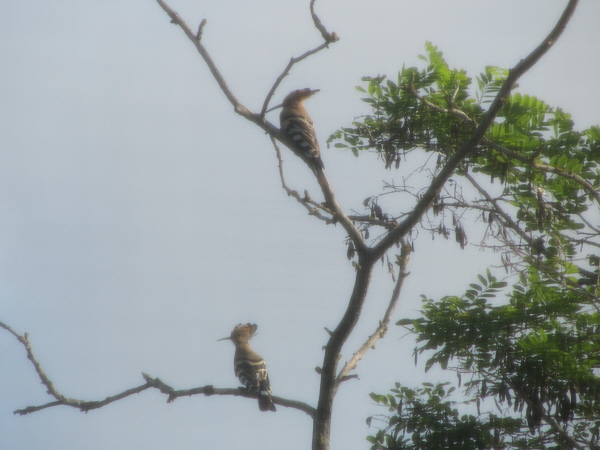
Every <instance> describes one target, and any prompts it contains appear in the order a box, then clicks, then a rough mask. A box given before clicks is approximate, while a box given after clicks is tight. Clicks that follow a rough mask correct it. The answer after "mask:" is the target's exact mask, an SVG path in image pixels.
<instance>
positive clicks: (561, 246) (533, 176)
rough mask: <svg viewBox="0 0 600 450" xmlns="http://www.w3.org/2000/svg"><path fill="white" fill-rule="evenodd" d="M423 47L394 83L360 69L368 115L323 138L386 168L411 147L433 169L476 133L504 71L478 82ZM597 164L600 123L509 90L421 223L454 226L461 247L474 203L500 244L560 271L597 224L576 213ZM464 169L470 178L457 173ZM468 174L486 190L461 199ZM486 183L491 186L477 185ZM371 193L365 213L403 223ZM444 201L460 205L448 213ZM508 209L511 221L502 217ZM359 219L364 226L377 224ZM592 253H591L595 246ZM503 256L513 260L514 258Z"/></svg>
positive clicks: (599, 178) (594, 191) (589, 196)
mask: <svg viewBox="0 0 600 450" xmlns="http://www.w3.org/2000/svg"><path fill="white" fill-rule="evenodd" d="M426 50H427V55H426V56H422V57H421V58H422V59H423V60H424V61H426V63H427V66H426V68H424V69H418V68H416V67H410V68H406V67H403V68H402V70H401V71H400V73H399V74H398V77H397V81H392V80H390V79H388V78H387V77H386V76H377V77H365V78H364V81H365V82H366V85H365V86H364V87H361V86H359V87H357V89H358V91H359V92H362V93H363V94H366V97H365V98H363V100H364V101H365V102H367V103H368V104H369V105H370V106H371V107H372V113H371V114H369V115H365V116H363V117H361V118H360V119H359V120H357V121H355V122H353V124H352V126H351V127H346V128H342V129H341V130H339V131H337V132H335V133H334V134H333V135H332V136H331V137H330V138H329V141H328V142H330V143H333V145H334V146H335V147H337V148H343V149H348V150H350V151H352V153H353V154H354V155H356V156H358V155H360V154H361V153H365V152H375V153H376V154H377V155H378V156H379V157H380V158H381V160H382V161H383V162H384V164H385V167H386V168H390V169H391V168H393V167H395V168H396V169H398V168H400V166H401V164H402V162H403V161H405V162H408V161H410V160H411V157H412V156H413V155H427V154H431V153H434V154H436V155H437V158H436V159H434V158H430V159H429V161H435V163H433V164H432V166H433V167H431V164H430V166H429V167H427V168H426V169H427V172H428V173H430V174H431V176H432V177H433V176H435V174H436V173H438V172H439V170H441V168H442V167H443V166H444V164H445V162H446V161H447V160H448V158H450V157H451V156H452V155H453V154H454V153H455V152H456V151H457V149H459V148H461V146H462V145H463V144H464V143H465V142H466V141H467V139H468V138H469V137H470V136H471V135H472V132H473V130H474V129H475V127H476V126H477V124H478V123H479V122H480V121H481V119H482V117H483V116H484V115H485V114H486V109H485V108H486V106H487V105H488V104H489V103H490V101H491V100H492V99H493V97H494V95H495V94H496V93H497V92H498V90H499V89H500V87H501V85H502V83H503V82H504V80H505V79H506V76H507V74H508V72H507V71H506V70H504V69H500V68H498V67H487V68H486V69H485V71H484V72H483V73H482V74H480V75H479V76H478V77H476V80H477V83H476V86H474V83H472V79H471V78H469V77H468V76H467V74H466V73H465V72H464V71H462V70H457V69H451V68H450V67H449V66H448V64H447V62H446V61H445V59H444V58H443V55H442V52H440V51H439V50H438V49H437V47H435V46H433V45H432V44H431V43H427V45H426ZM413 159H414V160H415V161H422V160H423V158H421V159H420V160H419V159H418V158H413ZM599 162H600V129H599V128H598V127H592V128H590V129H588V130H584V131H576V130H575V129H574V124H573V121H572V120H571V117H570V115H569V114H567V113H566V112H564V111H563V110H561V109H560V108H552V107H550V106H548V105H547V104H546V103H545V102H544V101H543V100H540V99H538V98H536V97H532V96H529V95H524V94H521V93H519V92H515V93H513V94H512V95H511V96H510V97H509V99H508V100H507V101H506V103H505V104H504V106H503V108H502V109H501V111H500V113H499V114H498V116H497V118H496V120H495V122H493V124H492V125H491V127H490V128H489V129H488V131H487V133H486V137H485V138H484V139H483V140H482V141H481V142H480V143H479V145H478V146H477V147H476V150H475V151H474V152H472V153H471V154H470V155H469V156H467V158H466V159H465V160H464V162H463V164H462V165H461V166H460V167H459V169H458V171H457V172H456V174H455V175H456V176H457V177H458V178H453V179H452V180H451V182H454V183H457V186H458V189H455V188H445V190H442V192H441V193H440V197H439V198H438V200H437V201H436V203H435V204H433V205H432V207H433V212H434V214H435V215H436V216H438V215H440V213H441V215H440V217H439V218H437V219H433V220H432V219H431V218H429V217H428V219H429V221H430V222H429V224H427V226H425V228H426V229H428V230H429V231H431V232H434V233H437V234H440V235H442V236H444V237H445V238H448V237H449V236H450V234H451V231H450V230H452V229H454V233H455V237H456V241H457V242H458V243H459V244H460V245H461V247H463V248H464V246H465V245H466V243H467V242H468V239H467V233H468V230H467V229H465V227H464V226H463V225H462V220H461V218H462V216H463V212H461V211H466V210H470V211H479V214H480V220H481V221H483V222H484V223H488V224H489V226H488V228H487V230H486V236H484V238H485V237H493V238H495V239H498V240H500V241H501V245H505V244H506V243H507V241H510V242H511V243H515V244H516V245H523V244H525V246H526V247H527V248H524V250H525V251H526V252H528V253H529V254H528V255H526V254H524V252H520V253H519V254H518V257H519V261H524V262H525V263H527V264H530V263H532V261H533V260H534V259H539V258H538V257H539V256H540V255H542V256H543V257H544V258H543V259H544V261H538V262H537V263H539V264H545V265H546V268H545V269H544V270H554V271H555V273H556V275H557V276H562V275H563V274H564V272H565V269H566V267H565V265H564V260H565V259H570V260H573V259H575V258H576V257H577V253H578V250H577V245H576V244H577V242H581V241H589V240H591V238H590V236H597V235H598V228H597V227H595V228H594V227H593V225H591V224H590V222H589V220H588V222H586V220H583V219H582V217H581V215H582V214H584V213H586V212H588V211H589V210H590V207H591V208H592V209H591V211H592V214H593V213H594V212H596V211H597V210H598V202H599V199H600V195H599V194H598V191H600V168H599V167H598V163H599ZM423 168H424V169H425V167H423ZM410 170H411V171H412V170H414V167H413V166H411V169H410ZM403 175H404V174H403ZM460 177H466V178H467V179H468V182H466V183H462V182H461V181H457V180H458V179H459V178H460ZM469 177H475V178H476V179H477V181H478V183H479V184H480V185H479V186H476V188H477V190H478V191H479V194H480V197H486V198H479V199H473V200H469V199H467V198H464V196H463V194H462V192H463V189H462V188H463V184H465V185H469V184H471V185H474V181H472V180H471V179H470V178H469ZM496 181H500V183H501V186H500V188H501V190H500V191H499V189H498V187H494V186H493V185H494V183H495V182H496ZM482 183H486V184H487V185H486V186H483V187H481V184H482ZM386 189H388V190H391V191H395V192H399V193H410V194H411V195H413V196H415V195H416V196H418V195H419V192H418V190H417V188H415V189H414V190H413V191H410V188H409V187H407V186H406V185H401V186H395V185H393V184H388V185H387V186H386ZM388 193H389V192H388ZM490 198H494V201H495V203H493V202H491V201H490ZM377 200H378V197H376V196H374V197H369V205H367V204H365V207H372V205H373V204H376V205H378V206H377V207H378V208H379V210H380V214H379V215H378V216H373V214H372V211H370V212H369V214H370V216H371V217H376V218H383V219H382V220H384V221H387V222H388V223H399V222H400V220H401V219H402V217H403V214H406V213H402V212H399V213H393V212H390V213H388V212H387V211H385V210H382V208H381V204H380V203H378V202H377ZM594 203H595V204H594ZM450 205H459V206H458V207H455V210H453V211H452V212H451V213H450V214H447V212H448V211H450V210H451V207H450ZM371 209H372V208H371ZM509 216H510V218H511V220H512V222H511V221H509V220H507V217H509ZM450 218H451V220H452V224H450V223H449V222H448V221H449V220H450ZM588 219H589V218H588ZM360 226H361V227H362V228H363V229H364V230H365V231H366V230H368V229H369V228H370V227H372V226H373V223H363V224H361V225H360ZM507 232H508V235H506V233H507ZM575 236H577V237H579V239H574V237H575ZM518 241H521V242H518ZM596 248H597V247H596ZM580 250H581V249H580ZM590 251H591V252H592V255H593V254H595V251H594V249H591V250H590ZM586 256H587V255H586ZM580 257H581V256H580ZM503 262H504V263H505V264H506V265H510V264H516V263H515V259H514V258H512V259H511V260H510V261H508V260H505V261H503ZM537 263H536V264H537Z"/></svg>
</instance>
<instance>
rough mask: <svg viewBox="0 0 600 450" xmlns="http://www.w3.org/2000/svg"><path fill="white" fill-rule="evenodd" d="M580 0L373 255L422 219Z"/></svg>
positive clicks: (515, 72)
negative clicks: (520, 79) (521, 78)
mask: <svg viewBox="0 0 600 450" xmlns="http://www.w3.org/2000/svg"><path fill="white" fill-rule="evenodd" d="M578 1H579V0H570V1H569V3H568V4H567V6H566V8H565V10H564V12H563V14H562V15H561V17H560V19H559V20H558V22H557V23H556V25H555V26H554V28H553V29H552V31H551V32H550V34H548V36H547V37H546V38H545V39H544V40H543V41H542V43H541V44H540V45H538V47H537V48H536V49H535V50H533V51H532V52H531V53H530V54H529V55H528V56H527V57H526V58H524V59H522V60H521V61H520V62H519V63H518V64H517V65H516V66H515V67H514V68H513V69H512V70H510V71H509V74H508V76H507V77H506V80H505V81H504V83H503V84H502V87H501V88H500V90H499V91H498V94H496V97H495V98H494V101H493V102H492V104H491V105H490V108H489V109H488V111H487V112H486V113H485V115H484V116H483V118H482V120H481V122H480V123H479V125H478V126H477V128H476V129H475V131H474V132H473V134H472V135H471V137H470V138H469V139H467V141H466V142H465V143H464V144H463V145H462V147H461V148H460V149H459V150H458V151H457V152H456V153H455V154H454V155H452V156H451V157H450V158H449V160H448V162H447V163H446V165H445V166H444V167H442V169H441V170H440V172H439V173H438V175H437V176H436V177H435V178H434V179H433V181H432V182H431V185H430V186H429V188H428V189H427V191H426V192H425V193H424V194H423V196H422V197H421V199H420V200H419V201H418V202H417V204H416V205H415V208H414V209H413V212H412V213H411V214H409V216H408V217H407V218H406V219H404V221H403V222H402V223H400V224H399V225H398V227H396V229H395V230H393V231H391V232H390V233H389V234H388V235H387V236H386V237H385V238H383V239H382V240H381V242H380V243H379V244H378V245H377V246H376V247H374V252H375V257H381V256H382V255H383V254H384V253H385V252H386V251H387V250H388V249H389V248H390V247H391V246H392V245H394V244H395V243H396V242H398V241H399V240H400V239H401V238H402V237H404V236H406V234H407V233H408V232H409V231H410V230H411V229H412V228H413V227H414V226H415V225H416V224H417V223H418V222H419V221H420V220H421V218H422V217H423V215H424V214H425V212H426V211H427V210H428V209H429V208H430V207H431V205H432V203H433V201H434V200H435V198H436V197H437V195H438V193H439V192H440V190H441V189H442V187H443V186H444V184H445V183H446V181H448V179H449V178H450V177H451V176H452V174H453V173H454V171H455V170H456V168H457V167H458V166H459V165H460V163H461V162H462V161H463V160H464V159H465V158H466V157H467V156H468V155H469V154H470V153H472V152H473V151H474V149H475V147H476V146H477V145H478V144H479V143H480V142H481V140H482V139H483V138H484V137H485V133H486V132H487V130H488V128H489V127H490V126H491V125H492V123H493V122H494V120H495V119H496V116H497V115H498V113H499V112H500V109H501V108H502V106H503V105H504V103H505V102H506V100H507V99H508V96H509V95H510V93H511V91H512V89H513V87H514V86H515V84H516V82H517V80H518V79H519V78H520V77H521V76H522V75H523V74H524V73H525V72H527V71H528V70H529V69H531V68H532V67H533V66H534V65H535V64H536V63H537V62H538V61H539V60H540V58H541V57H542V56H543V55H544V54H545V53H546V52H547V51H548V50H550V48H551V47H552V46H553V45H554V43H555V42H556V41H557V39H558V38H559V37H560V35H561V34H562V32H563V31H564V29H565V27H566V26H567V23H568V22H569V20H570V18H571V16H572V15H573V13H574V12H575V8H576V7H577V4H578Z"/></svg>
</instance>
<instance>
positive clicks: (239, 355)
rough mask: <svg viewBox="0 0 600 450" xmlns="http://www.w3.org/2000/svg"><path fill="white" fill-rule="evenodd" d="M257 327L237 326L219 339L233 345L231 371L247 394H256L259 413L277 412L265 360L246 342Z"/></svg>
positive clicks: (251, 325) (250, 324) (249, 324)
mask: <svg viewBox="0 0 600 450" xmlns="http://www.w3.org/2000/svg"><path fill="white" fill-rule="evenodd" d="M256 328H257V326H256V325H255V324H252V323H246V324H239V325H238V326H237V327H235V328H234V329H233V331H232V332H231V336H229V337H226V338H223V339H219V341H224V340H230V341H231V342H233V344H234V345H235V356H234V357H233V370H234V371H235V375H236V376H237V377H238V379H239V380H240V382H241V383H242V384H243V385H244V386H245V388H246V389H247V390H248V392H250V393H252V394H258V407H259V408H260V410H261V411H277V408H275V405H274V404H273V399H272V398H271V394H272V393H271V383H269V374H268V373H267V365H266V364H265V360H264V359H262V358H261V357H260V356H259V355H257V354H256V353H255V352H254V350H252V349H251V348H250V345H249V344H248V341H249V340H250V339H251V338H252V336H254V334H255V333H256Z"/></svg>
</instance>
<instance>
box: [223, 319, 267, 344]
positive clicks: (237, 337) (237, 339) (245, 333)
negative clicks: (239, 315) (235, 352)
mask: <svg viewBox="0 0 600 450" xmlns="http://www.w3.org/2000/svg"><path fill="white" fill-rule="evenodd" d="M257 328H258V326H257V325H256V324H254V323H245V324H241V323H240V324H239V325H238V326H236V327H235V328H234V329H233V331H232V332H231V335H230V336H229V337H224V338H222V339H218V340H217V342H218V341H225V340H227V341H232V342H233V343H234V344H236V345H237V344H242V343H244V342H248V341H249V340H250V339H252V336H254V335H255V334H256V329H257Z"/></svg>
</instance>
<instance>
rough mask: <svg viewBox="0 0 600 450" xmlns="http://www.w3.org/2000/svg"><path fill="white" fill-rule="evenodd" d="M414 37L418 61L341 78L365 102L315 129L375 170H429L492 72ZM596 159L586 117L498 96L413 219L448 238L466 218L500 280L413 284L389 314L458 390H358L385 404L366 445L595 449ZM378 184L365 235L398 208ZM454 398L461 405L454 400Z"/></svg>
mask: <svg viewBox="0 0 600 450" xmlns="http://www.w3.org/2000/svg"><path fill="white" fill-rule="evenodd" d="M426 50H427V53H426V56H423V57H421V59H423V60H424V61H425V62H426V63H427V64H426V67H425V68H424V69H418V68H415V67H410V68H406V67H403V68H402V70H401V71H400V73H399V74H398V78H397V81H392V80H389V79H387V77H385V76H377V77H365V78H364V81H365V82H366V85H365V86H364V87H358V88H357V89H358V90H359V92H362V93H363V94H366V97H365V98H363V100H364V101H365V102H367V103H368V104H369V105H370V106H371V108H372V112H371V114H369V115H366V116H363V117H361V118H360V119H359V120H357V121H355V122H354V123H353V124H352V126H351V127H347V128H342V129H341V130H339V131H337V132H336V133H334V134H333V135H332V136H331V137H330V140H329V142H332V143H334V146H335V147H338V148H343V149H349V150H351V151H352V153H353V154H354V155H355V156H359V155H361V154H364V153H365V152H369V153H371V152H374V153H376V154H377V155H378V157H380V158H381V160H382V161H383V163H384V165H385V167H386V168H388V169H393V168H395V169H401V166H403V165H404V164H407V163H410V162H412V161H418V164H423V165H422V167H421V169H426V170H419V171H418V172H419V173H428V174H430V177H432V178H433V177H435V176H436V174H437V173H439V171H440V170H442V168H443V167H444V165H445V163H446V161H448V159H449V158H451V157H452V155H453V154H455V153H456V152H457V150H458V149H460V148H461V147H462V146H463V145H464V143H465V142H466V141H467V140H468V139H469V138H470V137H471V135H472V133H473V131H474V129H475V128H476V127H477V126H478V124H479V123H480V122H481V120H482V118H483V117H484V115H485V114H486V108H487V107H488V105H489V104H490V102H491V101H493V99H494V97H495V95H496V93H497V92H498V91H499V89H500V87H501V86H502V84H503V82H504V80H505V79H506V76H507V74H508V72H507V71H506V70H503V69H500V68H498V67H487V68H486V69H485V71H484V73H482V74H480V75H479V76H478V77H476V83H473V82H472V79H471V78H469V77H468V76H467V74H466V73H465V72H464V71H462V70H457V69H451V68H450V67H449V66H448V64H447V62H446V61H445V59H444V58H443V55H442V53H441V52H440V51H439V50H438V49H437V47H435V46H433V45H432V44H431V43H427V45H426ZM418 155H421V157H420V159H419V158H418V157H416V156H418ZM423 155H425V156H426V157H425V158H423ZM430 155H437V157H436V158H430V157H427V156H430ZM424 160H425V161H426V162H425V163H422V161H424ZM419 161H421V162H419ZM599 162H600V128H599V127H591V128H589V129H587V130H584V131H576V130H575V128H574V123H573V121H572V120H571V116H570V115H569V114H568V113H566V112H564V111H563V110H561V109H560V108H553V107H551V106H549V105H547V104H546V103H545V102H544V101H543V100H541V99H538V98H536V97H532V96H529V95H525V94H521V93H519V92H514V93H513V94H512V95H511V96H510V97H509V98H508V100H507V101H506V102H505V103H504V105H503V107H502V109H501V110H500V113H499V114H498V116H497V118H496V120H495V121H494V122H493V124H492V125H491V126H490V128H489V129H488V130H487V132H486V135H485V138H484V139H482V140H481V141H480V142H479V144H478V146H477V147H476V149H475V151H474V152H472V153H471V154H469V155H468V156H467V157H466V159H465V160H464V161H463V164H462V165H461V166H460V167H459V169H458V170H457V171H456V172H455V173H454V175H453V177H452V178H451V179H450V180H449V181H448V183H447V185H446V186H444V187H443V188H442V189H441V190H440V192H439V194H438V198H437V199H436V200H435V202H434V203H433V204H432V205H431V212H432V213H433V215H431V214H429V213H428V214H427V215H426V216H425V218H424V219H423V220H422V221H421V223H420V225H421V227H422V228H424V229H427V230H429V231H430V232H431V233H432V234H434V235H442V236H443V237H445V238H448V237H449V236H450V234H451V232H450V230H451V229H452V228H453V229H454V234H455V237H456V241H457V242H458V243H459V244H460V246H461V247H463V248H464V247H465V246H466V245H467V243H468V240H467V233H471V232H472V229H471V228H470V226H471V224H474V223H477V222H478V223H480V224H482V225H483V226H482V227H481V228H482V229H485V231H484V234H483V236H482V238H481V239H478V240H477V242H480V244H478V245H479V246H480V247H481V248H484V249H485V248H492V249H494V250H495V251H499V252H500V255H501V262H502V264H503V266H504V268H505V270H506V272H507V274H508V278H507V280H510V281H512V285H511V286H509V285H508V284H507V282H505V281H499V280H497V279H496V278H495V277H494V276H493V275H492V274H491V272H490V271H489V270H488V271H487V272H486V273H485V275H478V277H477V282H475V283H472V284H470V285H469V288H468V289H467V290H466V291H465V292H464V293H463V294H462V295H459V296H446V297H443V298H442V299H440V300H432V299H427V298H424V303H423V309H422V317H420V318H417V319H414V320H413V319H411V320H409V319H404V320H401V321H399V322H398V325H401V326H404V327H406V328H408V329H409V330H410V331H412V332H413V333H415V334H416V336H417V343H418V344H417V347H416V348H415V358H417V357H419V356H420V355H423V354H426V355H428V359H427V361H426V364H425V370H426V371H427V370H430V369H431V368H432V367H434V366H437V367H440V368H442V369H449V370H453V371H454V372H455V373H456V374H457V380H458V385H457V386H456V387H458V388H460V389H459V390H457V391H455V392H454V393H453V394H452V395H453V396H454V397H456V396H457V395H458V393H459V391H462V398H461V399H460V402H458V401H456V400H453V399H452V398H450V397H449V395H450V391H451V390H452V388H447V385H446V384H443V385H441V384H438V385H435V386H434V385H424V387H423V388H419V389H409V388H407V387H402V386H400V385H397V386H396V388H395V389H392V391H391V394H388V395H386V396H382V395H377V394H373V395H372V398H373V399H374V400H375V401H377V402H378V403H380V404H382V405H383V406H386V407H388V408H389V409H390V412H392V413H393V414H392V415H391V416H389V417H383V418H382V417H377V418H378V419H381V420H383V423H385V426H384V427H382V428H381V429H380V430H379V431H378V432H377V434H376V435H374V436H370V437H369V441H370V442H371V443H372V444H373V447H372V448H373V449H420V448H423V449H425V448H434V449H438V448H439V449H446V448H457V449H458V448H461V449H463V448H464V449H471V448H473V449H475V448H477V449H479V448H494V449H496V448H498V449H508V448H510V449H563V448H586V449H588V448H589V449H599V448H600V377H599V375H600V298H599V297H598V294H599V292H600V280H599V277H598V265H599V261H600V257H599V256H598V248H600V223H599V221H600V216H599V214H598V211H599V206H600V195H598V191H599V190H600V168H599V167H598V163H599ZM411 170H414V164H413V165H412V166H411ZM403 176H404V174H403ZM498 182H499V183H498ZM425 186H426V185H425ZM422 188H423V187H421V188H419V187H417V188H411V187H410V186H408V185H407V183H404V184H403V185H401V186H396V185H393V183H388V184H387V185H386V189H388V191H389V192H386V194H390V193H393V194H397V195H406V194H409V195H411V196H414V197H419V195H420V190H419V189H422ZM467 193H468V194H467ZM380 197H381V196H372V197H369V198H368V199H367V200H365V203H364V207H365V209H366V210H367V216H366V217H367V218H368V220H365V222H364V223H362V224H361V223H359V225H360V226H361V227H362V229H363V230H364V231H365V235H367V233H368V229H369V228H370V227H373V226H388V225H389V224H396V223H400V222H401V220H402V218H403V217H404V216H405V215H406V214H407V211H395V212H394V211H388V210H386V208H385V203H384V202H382V201H379V200H380ZM387 198H389V197H387ZM375 206H376V209H375ZM467 218H469V220H468V222H467ZM471 219H473V220H471ZM450 220H451V222H450ZM466 223H468V224H469V226H467V225H465V224H466ZM463 380H466V381H465V382H464V383H463V382H462V381H463ZM467 405H471V407H473V405H475V406H476V407H477V415H469V414H468V413H460V412H459V411H460V410H464V409H465V408H466V409H467V410H468V408H469V407H468V406H467ZM482 406H485V407H486V408H495V409H496V412H497V415H494V414H492V413H491V412H489V411H488V412H484V413H482V412H481V410H480V408H481V407H482ZM373 419H374V418H371V419H370V420H371V422H372V421H373ZM371 422H370V423H371Z"/></svg>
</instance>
